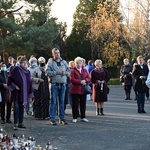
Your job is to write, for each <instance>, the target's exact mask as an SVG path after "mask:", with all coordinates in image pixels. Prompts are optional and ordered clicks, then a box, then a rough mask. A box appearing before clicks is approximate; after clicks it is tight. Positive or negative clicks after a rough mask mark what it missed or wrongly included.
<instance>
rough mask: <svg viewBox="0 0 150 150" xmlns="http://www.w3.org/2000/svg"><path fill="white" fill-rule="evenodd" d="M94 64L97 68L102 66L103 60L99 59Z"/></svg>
mask: <svg viewBox="0 0 150 150" xmlns="http://www.w3.org/2000/svg"><path fill="white" fill-rule="evenodd" d="M94 64H95V66H97V65H98V64H101V65H102V60H100V59H97V60H95V62H94Z"/></svg>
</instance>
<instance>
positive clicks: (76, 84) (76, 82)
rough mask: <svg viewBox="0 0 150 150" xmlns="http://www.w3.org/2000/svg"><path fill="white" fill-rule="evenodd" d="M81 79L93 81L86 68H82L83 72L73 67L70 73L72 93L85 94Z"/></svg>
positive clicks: (87, 81)
mask: <svg viewBox="0 0 150 150" xmlns="http://www.w3.org/2000/svg"><path fill="white" fill-rule="evenodd" d="M81 80H85V81H86V83H89V82H90V81H91V79H90V76H89V74H88V72H87V70H86V69H85V68H82V70H81V73H80V72H79V71H78V70H77V68H73V69H71V74H70V82H71V87H70V93H71V94H81V95H82V94H84V91H83V85H81Z"/></svg>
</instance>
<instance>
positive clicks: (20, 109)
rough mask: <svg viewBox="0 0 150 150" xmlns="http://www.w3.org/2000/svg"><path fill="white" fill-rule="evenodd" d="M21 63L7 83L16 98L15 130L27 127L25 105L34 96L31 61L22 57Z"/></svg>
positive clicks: (11, 73)
mask: <svg viewBox="0 0 150 150" xmlns="http://www.w3.org/2000/svg"><path fill="white" fill-rule="evenodd" d="M19 63H20V65H18V66H16V67H14V68H13V69H12V71H11V72H10V74H9V76H8V83H7V84H8V89H9V91H11V95H12V98H13V100H14V130H17V129H18V128H26V127H25V126H24V124H23V115H24V107H25V106H26V105H27V104H28V102H29V101H32V99H31V98H33V89H32V82H31V76H30V71H29V70H28V69H27V68H28V65H29V62H28V60H27V59H26V58H24V57H22V58H21V59H20V62H19ZM18 123H19V124H18Z"/></svg>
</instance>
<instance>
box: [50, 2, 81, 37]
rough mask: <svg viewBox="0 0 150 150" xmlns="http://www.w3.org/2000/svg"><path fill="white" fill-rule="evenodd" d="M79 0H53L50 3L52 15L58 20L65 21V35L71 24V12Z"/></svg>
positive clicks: (69, 31) (68, 31)
mask: <svg viewBox="0 0 150 150" xmlns="http://www.w3.org/2000/svg"><path fill="white" fill-rule="evenodd" d="M78 4H79V0H55V1H54V3H53V4H52V8H51V9H52V16H53V17H57V18H58V21H62V22H66V23H67V26H68V28H67V35H69V34H70V33H71V29H72V24H73V14H74V12H75V11H76V7H77V5H78Z"/></svg>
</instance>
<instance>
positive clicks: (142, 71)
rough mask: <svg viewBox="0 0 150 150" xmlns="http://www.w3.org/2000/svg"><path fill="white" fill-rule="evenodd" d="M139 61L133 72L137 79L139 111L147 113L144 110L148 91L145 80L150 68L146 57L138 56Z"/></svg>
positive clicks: (136, 88) (135, 86)
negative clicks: (145, 59)
mask: <svg viewBox="0 0 150 150" xmlns="http://www.w3.org/2000/svg"><path fill="white" fill-rule="evenodd" d="M137 63H138V65H135V67H134V70H133V73H132V74H133V77H134V79H135V85H134V88H135V90H136V91H137V107H138V113H146V111H145V110H144V105H145V94H146V91H147V86H146V84H145V81H146V79H147V76H148V73H149V69H148V66H147V65H145V64H144V59H143V57H142V56H138V57H137Z"/></svg>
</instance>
